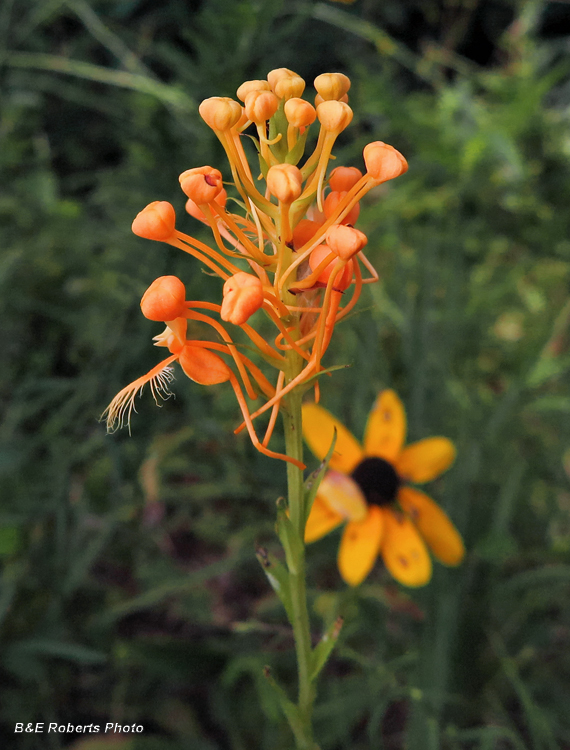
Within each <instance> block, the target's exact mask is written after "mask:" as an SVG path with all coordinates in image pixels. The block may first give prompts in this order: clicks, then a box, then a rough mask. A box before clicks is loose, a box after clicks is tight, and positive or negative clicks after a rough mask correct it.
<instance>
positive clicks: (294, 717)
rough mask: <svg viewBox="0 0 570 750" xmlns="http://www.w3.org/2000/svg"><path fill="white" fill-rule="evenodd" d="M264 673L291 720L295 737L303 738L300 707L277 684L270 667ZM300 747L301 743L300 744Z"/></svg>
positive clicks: (282, 708)
mask: <svg viewBox="0 0 570 750" xmlns="http://www.w3.org/2000/svg"><path fill="white" fill-rule="evenodd" d="M263 675H264V677H265V679H266V680H267V684H268V685H269V686H270V688H271V690H272V691H273V694H274V695H275V697H276V698H277V700H278V702H279V705H280V707H281V710H282V711H283V713H284V714H285V718H286V719H287V721H288V722H289V726H290V727H291V729H292V731H293V734H294V735H295V737H296V738H297V739H298V740H299V739H300V740H302V739H303V732H302V719H301V714H300V712H299V709H298V708H297V706H296V705H295V704H294V703H293V702H292V701H291V700H290V699H289V698H288V696H287V693H286V692H285V691H284V690H283V688H282V687H281V686H280V685H278V684H277V682H276V681H275V679H274V678H273V676H272V674H271V670H270V669H269V667H265V669H264V670H263ZM299 747H301V745H300V744H299Z"/></svg>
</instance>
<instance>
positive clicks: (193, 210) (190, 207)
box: [186, 188, 228, 223]
mask: <svg viewBox="0 0 570 750" xmlns="http://www.w3.org/2000/svg"><path fill="white" fill-rule="evenodd" d="M227 200H228V194H227V192H226V191H225V190H224V189H223V188H222V190H220V192H219V193H218V194H217V195H216V197H215V198H214V203H217V204H218V205H220V206H223V207H225V205H226V203H227ZM186 211H187V212H188V213H189V214H190V216H193V217H194V218H195V219H198V221H203V222H206V223H207V221H208V220H207V219H206V217H205V216H204V212H203V211H202V209H201V208H200V207H199V206H198V205H197V204H196V203H195V202H194V201H193V200H192V198H188V200H187V201H186Z"/></svg>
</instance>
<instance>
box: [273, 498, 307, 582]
mask: <svg viewBox="0 0 570 750" xmlns="http://www.w3.org/2000/svg"><path fill="white" fill-rule="evenodd" d="M276 531H277V536H278V537H279V541H280V542H281V544H282V545H283V549H284V550H285V557H286V558H287V567H288V568H289V571H290V573H291V574H292V575H296V574H297V573H298V570H297V561H298V560H300V559H302V558H303V549H304V546H303V541H302V539H301V538H300V536H299V534H298V533H297V531H296V529H295V527H294V526H293V524H292V523H291V519H290V518H289V516H288V515H287V510H286V509H285V508H284V507H283V506H282V505H281V504H280V503H279V502H278V505H277V526H276Z"/></svg>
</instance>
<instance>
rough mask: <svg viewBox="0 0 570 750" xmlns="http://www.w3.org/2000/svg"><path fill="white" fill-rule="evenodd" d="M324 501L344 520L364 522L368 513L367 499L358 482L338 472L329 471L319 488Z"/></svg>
mask: <svg viewBox="0 0 570 750" xmlns="http://www.w3.org/2000/svg"><path fill="white" fill-rule="evenodd" d="M318 492H319V495H320V496H321V498H322V500H324V502H325V503H327V505H328V506H329V508H330V509H331V510H332V511H334V512H335V513H340V515H341V516H342V518H343V519H348V520H349V521H363V520H364V519H365V518H366V514H367V513H368V505H367V504H366V498H365V497H364V495H363V494H362V490H361V489H360V487H359V486H358V485H357V484H356V482H355V481H354V480H353V479H351V478H350V477H347V476H346V474H341V473H340V472H338V471H328V472H327V473H326V474H325V476H324V479H323V481H322V482H321V485H320V487H319V490H318Z"/></svg>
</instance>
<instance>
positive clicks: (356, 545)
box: [338, 505, 384, 586]
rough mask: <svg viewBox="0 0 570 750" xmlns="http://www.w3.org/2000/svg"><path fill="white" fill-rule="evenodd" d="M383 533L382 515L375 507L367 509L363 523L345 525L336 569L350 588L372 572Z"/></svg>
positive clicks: (352, 522)
mask: <svg viewBox="0 0 570 750" xmlns="http://www.w3.org/2000/svg"><path fill="white" fill-rule="evenodd" d="M383 532H384V514H383V513H382V511H381V510H380V508H379V507H378V506H377V505H371V506H370V507H369V508H368V515H367V516H366V518H365V519H364V520H363V521H350V522H349V523H347V525H346V528H345V530H344V533H343V535H342V539H341V542H340V548H339V551H338V569H339V571H340V574H341V576H342V577H343V578H344V580H345V581H346V582H347V583H348V584H350V586H358V584H359V583H362V581H363V580H364V579H365V578H366V576H367V575H368V573H370V571H371V570H372V567H373V565H374V563H375V561H376V558H377V557H378V550H379V549H380V544H381V542H382V536H383Z"/></svg>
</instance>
